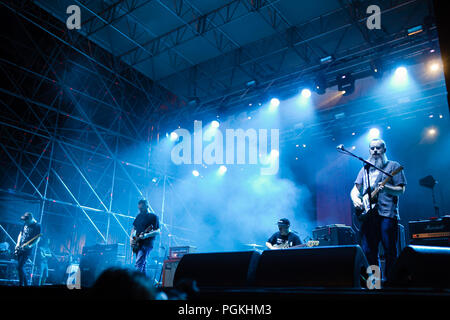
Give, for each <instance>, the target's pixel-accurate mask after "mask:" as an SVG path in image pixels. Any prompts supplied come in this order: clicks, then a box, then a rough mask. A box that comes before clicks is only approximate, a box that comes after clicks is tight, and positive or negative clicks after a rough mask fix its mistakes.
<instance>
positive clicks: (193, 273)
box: [174, 251, 260, 288]
mask: <svg viewBox="0 0 450 320" xmlns="http://www.w3.org/2000/svg"><path fill="white" fill-rule="evenodd" d="M259 257H260V253H258V252H256V251H242V252H219V253H192V254H187V255H184V256H183V258H181V260H180V263H179V264H178V267H177V270H176V272H175V278H174V285H175V286H176V285H177V283H178V282H179V281H181V280H183V279H187V280H195V281H196V282H197V286H198V287H199V288H201V287H244V286H248V285H250V284H251V283H252V281H253V279H254V276H255V270H256V266H257V264H258V260H259Z"/></svg>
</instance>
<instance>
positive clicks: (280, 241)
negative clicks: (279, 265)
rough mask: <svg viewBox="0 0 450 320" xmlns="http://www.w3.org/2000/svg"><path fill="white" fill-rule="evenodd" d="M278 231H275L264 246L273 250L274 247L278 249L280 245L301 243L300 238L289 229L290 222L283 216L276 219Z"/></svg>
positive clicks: (291, 245)
mask: <svg viewBox="0 0 450 320" xmlns="http://www.w3.org/2000/svg"><path fill="white" fill-rule="evenodd" d="M277 224H278V230H279V231H278V232H275V233H274V234H273V235H272V236H271V237H270V238H269V240H267V242H266V247H267V248H269V249H271V250H274V249H280V248H282V247H286V248H288V247H294V246H298V245H300V244H302V242H301V241H300V238H299V237H298V236H297V235H296V234H294V233H292V232H290V231H289V227H290V226H291V223H290V222H289V220H288V219H286V218H283V219H280V220H278V222H277Z"/></svg>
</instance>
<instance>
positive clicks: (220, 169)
mask: <svg viewBox="0 0 450 320" xmlns="http://www.w3.org/2000/svg"><path fill="white" fill-rule="evenodd" d="M225 172H227V167H225V166H224V165H222V166H220V167H219V174H220V175H224V174H225Z"/></svg>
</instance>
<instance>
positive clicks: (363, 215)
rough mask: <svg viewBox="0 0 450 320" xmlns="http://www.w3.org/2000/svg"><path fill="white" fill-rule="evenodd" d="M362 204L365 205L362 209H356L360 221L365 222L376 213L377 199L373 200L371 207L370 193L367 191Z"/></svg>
mask: <svg viewBox="0 0 450 320" xmlns="http://www.w3.org/2000/svg"><path fill="white" fill-rule="evenodd" d="M361 202H362V204H363V207H362V209H359V208H355V215H356V217H357V218H358V220H359V221H361V222H363V221H364V220H366V219H367V217H368V216H369V215H370V214H371V213H372V212H374V210H375V207H376V203H377V199H376V198H372V202H373V203H372V205H370V201H369V193H368V192H367V191H366V192H365V193H364V195H363V196H362V198H361Z"/></svg>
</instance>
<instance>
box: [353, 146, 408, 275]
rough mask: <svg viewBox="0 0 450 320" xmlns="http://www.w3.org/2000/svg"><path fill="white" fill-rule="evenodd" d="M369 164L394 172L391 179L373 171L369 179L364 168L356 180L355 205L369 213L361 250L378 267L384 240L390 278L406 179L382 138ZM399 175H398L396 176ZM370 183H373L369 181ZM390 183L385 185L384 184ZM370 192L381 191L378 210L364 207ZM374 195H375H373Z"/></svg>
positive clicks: (363, 232)
mask: <svg viewBox="0 0 450 320" xmlns="http://www.w3.org/2000/svg"><path fill="white" fill-rule="evenodd" d="M369 148H370V158H369V159H368V161H369V162H371V163H372V164H374V165H375V166H377V167H378V168H381V169H383V170H384V171H385V172H387V173H390V174H391V175H392V176H393V177H392V178H391V179H387V178H389V177H388V176H386V175H385V174H383V173H381V172H380V171H378V170H376V169H374V168H372V167H371V168H370V170H369V179H367V174H366V171H365V169H364V168H362V169H361V170H360V171H359V173H358V177H357V178H356V180H355V185H354V186H353V189H352V191H351V193H350V196H351V199H352V202H353V205H354V206H355V209H356V210H357V211H358V210H359V211H364V210H365V211H368V212H367V213H366V214H365V219H364V220H363V222H362V224H361V247H362V249H363V251H364V253H365V255H366V257H367V260H368V262H369V264H370V265H378V245H379V243H380V241H381V243H382V245H383V248H384V252H385V259H386V267H385V274H386V276H387V277H389V273H390V272H391V270H392V266H393V265H394V262H395V260H396V258H397V233H398V219H400V217H399V213H398V197H399V196H400V195H402V194H403V193H404V192H405V186H406V178H405V174H404V173H403V171H402V168H401V166H400V164H398V163H397V162H395V161H389V160H388V159H387V157H386V143H385V142H384V141H383V140H381V139H374V140H372V141H371V142H370V144H369ZM396 173H398V174H396ZM368 180H369V181H368ZM383 180H388V181H389V182H388V183H387V184H385V183H384V182H381V181H383ZM369 186H370V189H369V191H370V190H372V191H378V192H377V197H376V198H375V199H372V201H371V202H372V204H374V208H373V209H371V204H370V205H369V209H367V208H364V205H363V202H362V200H361V199H362V196H363V195H364V194H366V193H367V190H368V187H369ZM370 193H371V194H373V193H372V192H370Z"/></svg>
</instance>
